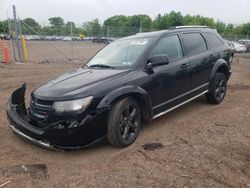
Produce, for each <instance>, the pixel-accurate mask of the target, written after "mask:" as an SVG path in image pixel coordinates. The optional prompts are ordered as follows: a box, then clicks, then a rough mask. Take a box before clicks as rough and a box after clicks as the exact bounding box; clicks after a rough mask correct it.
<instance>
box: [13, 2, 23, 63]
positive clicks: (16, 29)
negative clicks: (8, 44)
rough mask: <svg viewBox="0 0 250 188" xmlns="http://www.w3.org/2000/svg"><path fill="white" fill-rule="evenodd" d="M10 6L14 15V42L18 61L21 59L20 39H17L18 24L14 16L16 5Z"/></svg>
mask: <svg viewBox="0 0 250 188" xmlns="http://www.w3.org/2000/svg"><path fill="white" fill-rule="evenodd" d="M12 7H13V15H14V27H15V43H16V47H17V52H18V57H19V61H22V58H21V45H20V41H19V40H18V35H19V31H18V24H17V17H16V7H15V5H13V6H12Z"/></svg>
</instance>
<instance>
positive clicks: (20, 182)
mask: <svg viewBox="0 0 250 188" xmlns="http://www.w3.org/2000/svg"><path fill="white" fill-rule="evenodd" d="M96 50H97V48H95V50H93V49H92V48H91V50H90V49H89V51H87V52H86V51H85V52H84V53H86V54H87V55H86V57H87V56H88V57H89V55H88V54H91V53H93V51H96ZM77 66H79V64H74V63H60V64H58V63H43V64H41V63H27V64H25V65H20V64H19V65H17V64H16V65H15V64H11V65H1V64H0V187H1V185H2V186H3V187H6V188H8V187H26V188H28V187H58V188H64V187H67V188H68V187H186V188H188V187H250V149H249V148H250V126H249V125H250V124H249V123H250V55H244V56H242V55H241V56H237V57H236V58H235V60H234V62H233V66H232V68H233V74H232V77H231V79H230V81H229V86H228V92H227V95H226V97H225V100H224V101H223V103H221V104H220V105H217V106H215V105H210V104H207V103H206V100H205V98H204V97H201V98H199V99H197V100H195V101H193V102H191V103H189V104H187V105H185V106H183V107H181V108H179V109H177V110H175V111H172V112H171V113H169V114H167V115H165V116H163V117H161V118H158V119H156V120H154V121H153V122H152V123H151V124H150V125H145V126H143V128H142V130H141V132H140V135H139V137H138V139H137V140H136V142H135V143H134V144H133V145H131V146H130V147H128V148H124V149H117V148H114V147H112V146H110V145H108V144H101V145H100V146H96V147H91V148H88V149H82V150H78V151H71V152H55V151H50V150H46V149H42V148H40V147H36V146H33V145H31V144H28V143H26V142H23V141H22V140H20V139H19V138H17V137H16V136H15V135H14V134H13V133H12V131H11V130H10V128H9V124H8V121H7V119H6V115H5V105H6V103H7V101H8V98H9V96H10V93H11V92H12V91H13V90H14V89H15V88H17V87H19V86H20V85H21V84H22V83H23V82H26V83H27V87H28V90H27V95H26V100H27V101H28V100H29V93H30V91H31V90H32V89H34V88H35V87H36V86H37V85H38V84H41V83H43V82H44V81H46V80H47V79H49V78H51V77H54V76H56V75H58V74H61V73H63V72H66V71H67V70H69V69H71V68H74V67H77ZM36 164H39V165H36ZM18 165H23V166H18ZM29 165H30V166H29Z"/></svg>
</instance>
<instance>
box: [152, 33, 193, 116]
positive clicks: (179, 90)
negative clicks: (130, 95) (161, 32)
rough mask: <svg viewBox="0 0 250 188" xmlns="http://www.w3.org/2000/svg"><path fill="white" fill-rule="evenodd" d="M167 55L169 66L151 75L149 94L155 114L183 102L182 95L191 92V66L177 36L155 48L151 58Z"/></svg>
mask: <svg viewBox="0 0 250 188" xmlns="http://www.w3.org/2000/svg"><path fill="white" fill-rule="evenodd" d="M160 54H165V55H167V56H168V58H169V64H167V65H162V66H157V67H154V68H153V73H152V74H150V75H149V76H150V81H149V88H150V90H149V91H148V93H149V94H150V96H151V99H152V103H153V114H154V115H155V114H158V113H160V112H162V111H164V110H166V109H168V108H170V107H172V106H174V105H176V103H178V102H181V100H182V94H184V93H186V92H187V91H188V90H189V86H190V64H189V61H188V58H185V57H184V56H183V50H182V45H181V42H180V39H179V36H178V35H177V34H175V35H171V36H167V37H165V38H163V39H161V40H160V41H159V43H158V44H157V45H156V46H155V48H153V50H152V52H151V54H150V56H154V55H160Z"/></svg>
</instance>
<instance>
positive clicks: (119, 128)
mask: <svg viewBox="0 0 250 188" xmlns="http://www.w3.org/2000/svg"><path fill="white" fill-rule="evenodd" d="M140 126H141V111H140V107H139V105H138V103H137V101H136V100H134V99H133V98H130V97H129V98H124V99H121V100H120V101H118V102H116V103H115V104H114V106H113V107H112V109H111V111H110V114H109V119H108V134H107V137H108V141H109V143H110V144H112V145H114V146H117V147H127V146H129V145H130V144H132V143H133V142H134V141H135V139H136V138H137V136H138V133H139V130H140Z"/></svg>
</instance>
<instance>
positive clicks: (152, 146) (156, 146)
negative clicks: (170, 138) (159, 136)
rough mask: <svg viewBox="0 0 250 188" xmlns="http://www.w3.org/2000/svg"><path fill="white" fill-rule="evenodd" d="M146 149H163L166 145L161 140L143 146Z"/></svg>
mask: <svg viewBox="0 0 250 188" xmlns="http://www.w3.org/2000/svg"><path fill="white" fill-rule="evenodd" d="M141 147H142V148H143V149H144V150H151V151H154V150H156V149H162V148H163V147H164V145H163V144H162V143H160V142H156V143H147V144H144V145H142V146H141Z"/></svg>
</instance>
